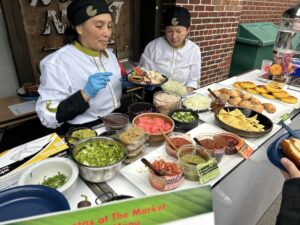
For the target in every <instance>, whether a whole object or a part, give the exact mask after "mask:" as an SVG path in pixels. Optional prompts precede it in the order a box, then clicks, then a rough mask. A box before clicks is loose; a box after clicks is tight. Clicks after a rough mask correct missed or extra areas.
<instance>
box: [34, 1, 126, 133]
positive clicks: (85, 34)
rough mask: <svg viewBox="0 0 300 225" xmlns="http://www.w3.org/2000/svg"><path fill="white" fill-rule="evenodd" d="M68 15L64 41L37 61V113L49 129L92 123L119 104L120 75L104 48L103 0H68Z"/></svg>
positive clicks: (108, 29) (108, 20) (107, 31)
mask: <svg viewBox="0 0 300 225" xmlns="http://www.w3.org/2000/svg"><path fill="white" fill-rule="evenodd" d="M67 17H68V20H69V22H70V27H69V28H68V34H67V40H68V41H67V44H66V45H65V46H64V47H62V48H61V49H59V50H57V51H56V52H54V53H52V54H50V55H48V56H47V57H46V58H44V59H43V60H42V61H41V63H40V68H41V78H40V81H41V82H40V87H39V94H40V97H39V99H38V101H37V104H36V112H37V114H38V116H39V118H40V121H41V123H42V124H43V125H44V126H46V127H48V128H58V127H60V126H61V125H62V124H66V125H70V126H82V125H84V126H91V125H96V124H98V123H99V120H98V118H99V117H102V116H105V115H107V114H109V113H111V112H112V111H114V110H115V109H117V108H118V107H119V106H120V98H121V94H122V83H121V73H120V67H119V65H118V61H117V58H116V56H115V55H114V54H113V53H112V52H111V51H110V50H109V49H107V44H108V42H109V39H110V37H111V34H112V28H113V22H112V16H111V14H110V11H109V9H108V6H107V4H106V2H105V0H73V1H72V2H71V4H70V5H69V6H68V8H67Z"/></svg>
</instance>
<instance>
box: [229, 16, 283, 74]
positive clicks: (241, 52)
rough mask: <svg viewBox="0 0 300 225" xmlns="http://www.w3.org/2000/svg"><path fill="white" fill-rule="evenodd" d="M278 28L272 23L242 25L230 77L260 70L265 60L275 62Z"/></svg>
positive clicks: (234, 51) (238, 33)
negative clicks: (274, 51)
mask: <svg viewBox="0 0 300 225" xmlns="http://www.w3.org/2000/svg"><path fill="white" fill-rule="evenodd" d="M277 30H278V27H277V26H276V25H275V24H274V23H271V22H264V23H248V24H240V25H239V27H238V32H237V38H236V43H235V46H234V50H233V54H232V61H231V67H230V73H229V77H232V76H235V75H239V74H241V73H243V72H246V71H249V70H251V69H255V68H257V69H260V67H261V62H262V60H263V59H270V60H273V46H274V42H275V39H276V35H277Z"/></svg>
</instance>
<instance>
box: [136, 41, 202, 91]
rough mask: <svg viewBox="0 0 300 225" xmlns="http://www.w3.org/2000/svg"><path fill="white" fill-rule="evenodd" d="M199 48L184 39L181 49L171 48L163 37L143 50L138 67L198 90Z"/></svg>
mask: <svg viewBox="0 0 300 225" xmlns="http://www.w3.org/2000/svg"><path fill="white" fill-rule="evenodd" d="M200 63H201V52H200V49H199V46H198V45H196V44H195V43H194V42H192V41H190V40H188V39H185V44H184V46H183V47H181V48H173V47H172V46H171V45H169V43H168V41H167V40H166V38H165V37H159V38H157V39H155V40H153V41H151V42H150V43H149V44H148V45H147V46H146V48H145V50H144V53H143V54H142V57H141V59H140V62H139V65H140V66H141V67H143V68H145V69H147V70H154V71H156V72H159V73H161V74H163V75H165V76H167V77H168V78H169V79H172V80H177V81H179V82H180V83H182V84H183V85H184V86H186V87H192V88H198V83H199V80H200V73H201V71H200V70H201V66H200Z"/></svg>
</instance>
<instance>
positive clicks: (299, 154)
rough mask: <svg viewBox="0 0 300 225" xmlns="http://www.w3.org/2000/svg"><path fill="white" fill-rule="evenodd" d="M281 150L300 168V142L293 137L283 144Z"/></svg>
mask: <svg viewBox="0 0 300 225" xmlns="http://www.w3.org/2000/svg"><path fill="white" fill-rule="evenodd" d="M281 149H282V152H283V153H284V155H285V156H286V157H287V158H289V159H290V160H291V161H293V162H294V163H295V165H296V166H297V167H298V168H300V140H299V139H297V138H293V137H291V138H289V139H285V140H283V141H282V142H281Z"/></svg>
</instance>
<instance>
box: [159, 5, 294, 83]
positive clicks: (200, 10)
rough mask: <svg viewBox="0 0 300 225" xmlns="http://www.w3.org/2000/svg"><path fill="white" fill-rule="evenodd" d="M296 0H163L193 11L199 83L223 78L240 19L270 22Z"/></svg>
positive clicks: (226, 73) (191, 37)
mask: <svg viewBox="0 0 300 225" xmlns="http://www.w3.org/2000/svg"><path fill="white" fill-rule="evenodd" d="M298 2H299V1H298V0H256V1H249V0H176V1H171V0H162V4H163V8H164V7H166V6H167V5H170V4H177V5H180V6H183V7H186V8H187V9H189V10H190V12H191V14H192V27H191V28H192V29H191V30H192V32H191V33H190V34H189V38H190V39H191V40H192V41H194V42H195V43H196V44H198V45H199V46H200V49H201V53H202V72H201V82H200V83H201V86H203V85H207V84H210V83H213V82H217V81H220V80H223V79H226V78H227V77H228V74H229V70H230V64H231V57H232V51H233V48H234V44H235V38H236V32H237V28H238V24H239V23H254V22H273V23H276V24H278V22H279V20H280V17H281V14H282V13H283V12H284V11H285V10H286V9H287V8H289V7H291V6H292V5H295V4H296V3H298Z"/></svg>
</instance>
